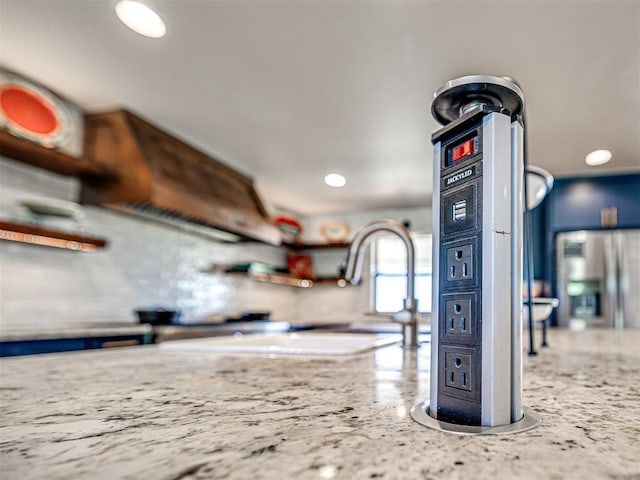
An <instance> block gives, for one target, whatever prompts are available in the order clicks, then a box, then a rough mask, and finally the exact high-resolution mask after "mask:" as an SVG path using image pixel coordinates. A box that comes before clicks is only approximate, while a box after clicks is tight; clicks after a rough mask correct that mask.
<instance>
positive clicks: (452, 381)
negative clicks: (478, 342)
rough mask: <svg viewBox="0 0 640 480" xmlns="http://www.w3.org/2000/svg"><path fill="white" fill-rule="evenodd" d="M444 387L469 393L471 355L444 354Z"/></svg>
mask: <svg viewBox="0 0 640 480" xmlns="http://www.w3.org/2000/svg"><path fill="white" fill-rule="evenodd" d="M444 368H445V385H446V386H447V387H453V388H458V389H460V390H467V391H469V392H470V391H471V381H472V378H471V355H465V354H462V353H458V352H445V360H444Z"/></svg>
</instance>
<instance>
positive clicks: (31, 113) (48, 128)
mask: <svg viewBox="0 0 640 480" xmlns="http://www.w3.org/2000/svg"><path fill="white" fill-rule="evenodd" d="M1 73H2V75H0V123H2V124H3V125H5V126H6V128H7V129H8V130H9V131H10V132H11V133H13V134H14V135H17V136H19V137H23V138H26V139H28V140H31V141H33V142H35V143H38V144H40V145H42V146H45V147H57V146H59V145H60V144H62V143H63V142H64V141H66V140H67V138H68V137H69V134H70V130H71V122H70V120H69V115H68V113H67V112H66V109H65V107H64V105H63V103H62V102H61V101H60V100H59V99H57V98H56V97H54V96H53V95H52V94H50V93H48V92H46V91H45V90H44V89H42V88H39V87H38V86H36V85H33V84H31V83H30V82H28V81H26V80H24V79H22V78H20V77H18V76H16V75H12V74H9V73H5V72H1Z"/></svg>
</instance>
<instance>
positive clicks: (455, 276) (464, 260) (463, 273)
mask: <svg viewBox="0 0 640 480" xmlns="http://www.w3.org/2000/svg"><path fill="white" fill-rule="evenodd" d="M472 279H473V244H471V243H467V244H464V245H460V246H457V247H451V248H447V280H449V281H460V280H472Z"/></svg>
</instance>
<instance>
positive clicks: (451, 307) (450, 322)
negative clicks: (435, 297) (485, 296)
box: [444, 295, 477, 343]
mask: <svg viewBox="0 0 640 480" xmlns="http://www.w3.org/2000/svg"><path fill="white" fill-rule="evenodd" d="M474 297H475V296H474V295H449V296H447V297H445V298H444V323H445V324H444V333H445V335H446V336H447V338H448V339H449V340H459V341H463V342H465V343H469V342H471V341H472V337H475V335H474V333H475V331H476V329H477V326H476V322H477V319H476V316H475V308H474V302H475V298H474ZM457 337H461V338H457Z"/></svg>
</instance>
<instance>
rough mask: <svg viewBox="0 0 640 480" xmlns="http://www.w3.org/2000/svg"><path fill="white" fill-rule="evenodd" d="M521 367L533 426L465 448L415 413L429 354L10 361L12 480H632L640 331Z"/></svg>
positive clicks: (569, 345)
mask: <svg viewBox="0 0 640 480" xmlns="http://www.w3.org/2000/svg"><path fill="white" fill-rule="evenodd" d="M549 343H550V345H551V348H549V349H547V350H545V351H541V352H540V355H538V356H537V357H525V368H524V371H525V376H524V389H525V391H524V403H525V405H528V406H530V407H533V408H534V409H535V410H536V411H538V412H539V413H540V414H542V416H543V425H542V426H541V427H538V428H537V429H535V430H531V431H529V432H525V433H520V434H516V435H511V436H476V437H460V436H454V435H450V434H445V433H441V432H437V431H433V430H429V429H427V428H425V427H423V426H421V425H419V424H417V423H415V422H413V421H412V420H411V418H410V416H409V415H408V412H409V410H410V408H411V406H412V405H413V404H414V403H416V402H418V401H422V400H424V399H426V398H427V396H428V389H429V360H428V358H429V348H428V346H426V347H423V348H422V349H421V351H420V352H419V354H418V355H416V354H415V353H408V352H403V351H402V350H401V349H400V348H399V347H397V346H390V347H385V348H381V349H379V350H377V351H375V352H369V353H365V354H361V355H357V356H353V357H348V358H343V359H338V360H332V359H322V358H320V359H319V358H300V357H278V358H269V357H267V356H238V355H236V356H231V355H226V356H225V355H214V354H204V353H195V352H177V351H170V350H161V349H159V348H158V347H157V346H153V345H152V346H146V347H135V348H126V349H115V350H109V351H93V352H78V353H65V354H52V355H41V356H32V357H22V358H9V359H3V360H1V361H0V375H1V376H0V378H1V380H0V381H1V384H0V387H1V388H0V392H1V397H0V399H1V405H0V408H1V424H0V425H1V427H0V468H1V472H2V475H1V476H2V478H3V479H31V478H47V479H70V478H91V479H96V478H100V479H102V478H104V479H124V478H128V479H167V480H169V479H176V480H177V479H204V478H232V479H263V478H265V479H285V478H292V479H323V478H324V479H327V478H339V479H359V478H362V479H370V478H384V479H436V478H446V479H449V478H454V479H457V478H460V479H471V478H473V479H478V478H480V479H485V478H487V479H489V478H500V479H516V478H518V479H519V478H532V479H538V480H539V479H547V478H552V479H570V478H575V479H598V478H603V479H625V480H629V479H638V478H640V461H639V460H638V458H639V457H638V440H639V439H640V387H639V385H638V383H639V382H638V380H639V379H640V375H639V373H640V372H639V360H640V348H638V344H639V343H640V331H638V330H634V331H625V332H621V333H619V332H618V333H616V332H612V331H586V332H569V331H555V330H554V331H552V332H551V334H550V339H549Z"/></svg>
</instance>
